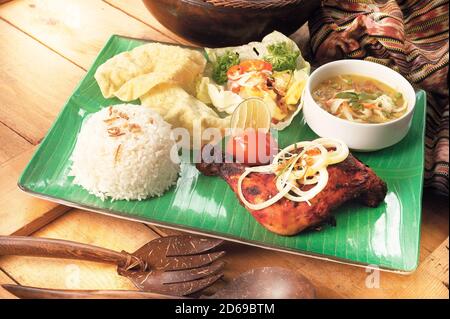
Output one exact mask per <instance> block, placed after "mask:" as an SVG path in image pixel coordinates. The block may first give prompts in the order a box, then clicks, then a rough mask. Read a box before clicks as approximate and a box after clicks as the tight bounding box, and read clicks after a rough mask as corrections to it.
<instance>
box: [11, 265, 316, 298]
mask: <svg viewBox="0 0 450 319" xmlns="http://www.w3.org/2000/svg"><path fill="white" fill-rule="evenodd" d="M2 287H3V288H4V289H6V290H7V291H9V292H10V293H12V294H13V295H15V296H16V297H19V298H24V299H27V298H28V299H79V298H88V299H102V298H108V299H173V298H175V297H174V296H168V295H161V294H155V293H150V292H142V291H128V290H67V289H45V288H34V287H26V286H19V285H3V286H2ZM315 296H316V292H315V288H314V286H313V285H312V284H311V282H310V281H309V280H308V279H306V278H305V277H304V276H302V275H300V274H298V273H296V272H294V271H291V270H288V269H284V268H279V267H264V268H257V269H251V270H249V271H247V272H245V273H243V274H242V275H240V276H239V277H237V278H235V279H234V280H233V281H232V282H230V283H229V284H228V285H227V286H225V287H224V288H222V289H220V290H219V291H217V292H216V293H215V294H214V295H212V296H201V297H200V298H203V299H313V298H315Z"/></svg>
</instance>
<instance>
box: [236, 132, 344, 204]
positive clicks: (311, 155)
mask: <svg viewBox="0 0 450 319" xmlns="http://www.w3.org/2000/svg"><path fill="white" fill-rule="evenodd" d="M348 154H349V149H348V147H347V145H346V144H344V143H343V142H341V141H338V140H334V139H329V138H319V139H316V140H314V141H305V142H298V143H295V144H292V145H290V146H288V147H286V148H284V149H283V150H281V151H280V152H279V153H278V154H277V155H276V156H275V157H274V159H273V161H272V163H271V164H269V165H264V166H256V167H247V168H246V169H245V171H244V173H243V174H242V175H241V176H240V178H239V181H238V195H239V197H240V199H241V200H242V202H243V203H244V204H245V206H247V207H248V208H250V209H254V210H260V209H264V208H266V207H269V206H271V205H273V204H274V203H276V202H278V201H279V200H280V199H281V198H283V197H285V198H287V199H289V200H292V201H295V202H307V203H308V204H310V203H309V201H310V200H311V199H312V198H314V197H315V196H316V195H317V194H319V193H320V192H321V191H322V190H323V189H324V188H325V186H326V185H327V183H328V171H327V167H328V166H329V165H333V164H337V163H340V162H342V161H344V160H345V159H346V158H347V156H348ZM251 173H262V174H274V175H275V179H276V180H275V184H276V187H277V190H278V193H277V194H276V195H275V196H273V197H271V198H270V199H269V200H267V201H265V202H262V203H250V202H249V201H247V199H246V198H245V196H244V195H243V193H242V184H243V182H244V180H245V178H246V177H247V176H248V175H249V174H251Z"/></svg>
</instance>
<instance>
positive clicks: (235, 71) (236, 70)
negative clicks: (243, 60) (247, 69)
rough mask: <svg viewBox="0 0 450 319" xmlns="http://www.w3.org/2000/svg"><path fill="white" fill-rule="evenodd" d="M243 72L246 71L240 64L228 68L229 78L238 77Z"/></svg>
mask: <svg viewBox="0 0 450 319" xmlns="http://www.w3.org/2000/svg"><path fill="white" fill-rule="evenodd" d="M243 73H244V72H242V69H241V66H240V64H238V65H233V66H232V67H231V68H229V69H228V71H227V77H228V78H229V79H235V78H236V77H238V76H239V75H242V74H243Z"/></svg>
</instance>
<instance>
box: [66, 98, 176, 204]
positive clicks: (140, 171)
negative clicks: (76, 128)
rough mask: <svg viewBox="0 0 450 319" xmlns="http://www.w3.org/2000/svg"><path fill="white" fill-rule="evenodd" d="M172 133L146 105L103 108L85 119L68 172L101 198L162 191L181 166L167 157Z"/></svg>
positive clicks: (135, 196) (131, 197)
mask: <svg viewBox="0 0 450 319" xmlns="http://www.w3.org/2000/svg"><path fill="white" fill-rule="evenodd" d="M171 136H172V135H171V130H170V125H169V124H168V123H167V122H165V121H164V120H163V119H162V118H161V117H160V116H159V114H157V113H156V112H154V111H152V110H151V109H149V108H146V107H141V106H139V105H132V104H120V105H114V106H110V107H107V108H104V109H102V110H100V111H98V112H97V113H94V114H92V115H91V116H90V117H89V118H87V119H86V120H85V121H84V123H83V125H82V127H81V130H80V133H79V135H78V140H77V143H76V145H75V149H74V151H73V154H72V157H71V161H72V167H71V173H70V175H71V176H74V177H75V178H74V181H73V182H74V183H75V184H77V185H80V186H82V187H83V188H85V189H86V190H88V191H89V193H91V194H94V195H95V196H98V197H99V198H101V199H102V200H105V199H106V198H108V197H110V198H111V199H112V200H119V199H125V200H134V199H137V200H142V199H145V198H148V197H153V196H161V195H162V194H163V193H164V192H165V191H166V190H168V189H169V188H170V187H171V186H172V185H174V184H175V183H176V181H177V179H178V175H179V171H180V166H179V164H178V162H176V161H173V160H172V159H171V156H170V154H171V151H172V147H174V144H175V143H174V141H173V139H172V138H171ZM174 153H175V156H176V152H174ZM175 159H177V158H175Z"/></svg>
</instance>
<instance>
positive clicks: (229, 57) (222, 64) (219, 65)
mask: <svg viewBox="0 0 450 319" xmlns="http://www.w3.org/2000/svg"><path fill="white" fill-rule="evenodd" d="M240 62H241V61H240V59H239V54H238V53H236V52H232V51H227V52H225V54H224V55H222V56H219V57H217V61H216V62H215V63H214V65H213V71H212V78H213V80H214V81H215V82H216V83H217V84H225V83H227V80H228V78H227V71H228V69H229V68H231V67H232V66H234V65H238V64H239V63H240Z"/></svg>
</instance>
